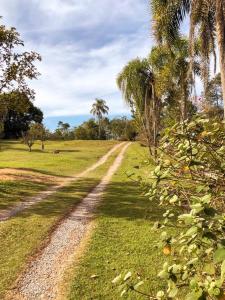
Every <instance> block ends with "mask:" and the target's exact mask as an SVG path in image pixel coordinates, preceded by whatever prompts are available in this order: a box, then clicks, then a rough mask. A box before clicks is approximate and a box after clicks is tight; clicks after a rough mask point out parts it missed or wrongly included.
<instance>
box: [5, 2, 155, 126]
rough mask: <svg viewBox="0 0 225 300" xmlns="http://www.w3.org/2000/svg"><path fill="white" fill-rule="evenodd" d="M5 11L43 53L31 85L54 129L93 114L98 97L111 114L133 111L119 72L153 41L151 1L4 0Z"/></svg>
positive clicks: (31, 47)
mask: <svg viewBox="0 0 225 300" xmlns="http://www.w3.org/2000/svg"><path fill="white" fill-rule="evenodd" d="M1 15H2V16H3V19H2V22H3V23H4V24H6V25H7V26H14V27H16V28H17V30H18V31H19V32H20V34H21V37H22V39H23V40H24V42H25V50H28V51H30V50H34V51H36V52H38V53H40V54H41V56H42V61H41V62H40V63H38V64H37V67H38V70H39V71H40V73H41V76H40V77H39V79H38V80H36V81H32V83H31V87H32V88H33V89H34V90H35V92H36V100H35V105H36V106H38V107H40V108H41V109H42V111H43V112H44V115H45V123H46V125H47V126H48V127H49V128H50V129H53V128H55V127H56V124H57V122H58V121H59V120H62V121H68V122H70V124H71V125H78V124H79V123H81V122H82V121H84V120H85V119H87V118H88V117H90V115H89V112H90V109H91V105H92V103H93V102H94V99H95V98H103V99H105V100H106V101H107V104H108V106H109V108H110V116H111V117H112V116H122V115H127V114H129V109H128V108H127V107H126V106H125V104H124V103H123V100H122V97H121V93H120V92H119V90H118V88H117V86H116V76H117V74H118V73H119V72H120V71H121V69H122V68H123V66H124V65H125V64H126V63H127V62H128V61H129V60H131V59H133V58H136V57H144V56H146V55H147V54H148V53H149V50H150V48H151V46H152V44H153V41H152V38H151V32H150V8H149V1H148V0H1Z"/></svg>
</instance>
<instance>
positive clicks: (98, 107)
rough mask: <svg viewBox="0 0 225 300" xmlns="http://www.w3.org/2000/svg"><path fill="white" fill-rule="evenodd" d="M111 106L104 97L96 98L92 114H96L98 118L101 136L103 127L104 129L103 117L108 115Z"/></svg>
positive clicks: (99, 135)
mask: <svg viewBox="0 0 225 300" xmlns="http://www.w3.org/2000/svg"><path fill="white" fill-rule="evenodd" d="M108 111H109V107H108V106H107V105H106V101H105V100H103V99H98V98H96V99H95V102H94V103H93V105H92V109H91V111H90V112H91V114H93V116H96V117H97V119H98V137H99V139H100V138H101V129H102V124H101V123H102V119H103V116H104V115H107V114H108Z"/></svg>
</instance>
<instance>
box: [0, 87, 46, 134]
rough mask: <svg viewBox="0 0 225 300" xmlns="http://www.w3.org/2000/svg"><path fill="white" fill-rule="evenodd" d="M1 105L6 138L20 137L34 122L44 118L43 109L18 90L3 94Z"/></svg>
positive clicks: (0, 97) (0, 98) (0, 96)
mask: <svg viewBox="0 0 225 300" xmlns="http://www.w3.org/2000/svg"><path fill="white" fill-rule="evenodd" d="M0 107H1V110H2V111H3V112H2V113H1V122H2V125H3V132H4V133H3V137H4V138H19V137H21V136H22V133H25V132H26V131H27V130H28V129H29V126H30V124H31V123H32V122H36V123H41V122H42V120H43V113H42V111H41V110H40V109H39V108H37V107H35V106H34V104H33V103H32V101H31V100H30V99H29V97H28V96H27V95H26V94H23V93H20V92H18V91H14V92H11V93H4V94H1V95H0Z"/></svg>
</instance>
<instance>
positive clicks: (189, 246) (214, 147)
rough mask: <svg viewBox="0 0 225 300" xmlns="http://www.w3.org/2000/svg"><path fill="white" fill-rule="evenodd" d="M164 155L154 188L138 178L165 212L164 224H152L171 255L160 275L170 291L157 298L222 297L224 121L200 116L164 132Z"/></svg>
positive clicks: (154, 175)
mask: <svg viewBox="0 0 225 300" xmlns="http://www.w3.org/2000/svg"><path fill="white" fill-rule="evenodd" d="M160 153H161V154H160V156H159V158H158V162H157V167H156V168H155V169H154V171H152V172H151V174H150V177H149V179H150V184H148V183H147V182H146V178H143V180H140V183H141V185H142V188H143V189H144V190H145V191H146V196H147V197H148V198H149V199H150V200H157V201H158V204H159V206H163V207H164V208H166V209H167V211H166V212H165V213H164V215H163V216H164V221H163V222H161V221H160V220H159V221H157V222H156V223H155V225H154V228H155V230H159V231H161V245H160V246H161V247H162V252H163V253H164V255H165V256H168V257H169V258H168V260H167V261H166V262H165V264H164V265H163V268H162V270H161V271H160V272H159V274H158V276H159V277H160V278H161V279H163V280H165V281H166V282H167V289H166V290H163V291H159V292H158V294H157V296H156V298H157V299H174V298H176V299H179V297H182V299H184V298H185V299H187V300H189V299H191V300H195V299H196V300H200V299H201V300H204V299H223V297H224V296H223V295H224V282H225V239H224V233H225V213H224V201H223V199H224V196H225V181H224V176H225V164H224V159H225V126H224V123H218V122H214V121H213V120H209V119H205V118H196V119H195V120H193V121H191V122H189V123H188V122H185V123H184V124H176V125H174V126H173V127H172V128H168V129H166V130H165V134H164V137H163V139H162V141H161V145H160ZM173 226H175V227H177V228H179V234H178V235H176V236H174V235H171V234H170V233H168V228H170V227H173ZM170 256H172V258H173V260H172V261H171V258H170ZM184 295H186V296H185V297H184Z"/></svg>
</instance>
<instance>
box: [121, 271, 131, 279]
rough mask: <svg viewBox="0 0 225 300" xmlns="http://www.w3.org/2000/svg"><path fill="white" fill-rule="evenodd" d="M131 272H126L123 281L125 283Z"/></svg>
mask: <svg viewBox="0 0 225 300" xmlns="http://www.w3.org/2000/svg"><path fill="white" fill-rule="evenodd" d="M131 275H132V274H131V272H128V273H127V274H126V275H125V276H124V279H123V280H124V281H127V280H128V279H129V278H131Z"/></svg>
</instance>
